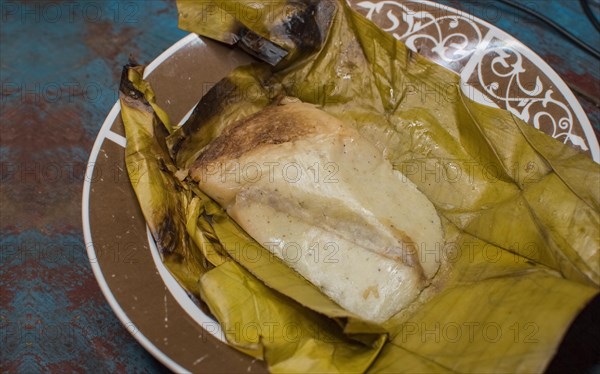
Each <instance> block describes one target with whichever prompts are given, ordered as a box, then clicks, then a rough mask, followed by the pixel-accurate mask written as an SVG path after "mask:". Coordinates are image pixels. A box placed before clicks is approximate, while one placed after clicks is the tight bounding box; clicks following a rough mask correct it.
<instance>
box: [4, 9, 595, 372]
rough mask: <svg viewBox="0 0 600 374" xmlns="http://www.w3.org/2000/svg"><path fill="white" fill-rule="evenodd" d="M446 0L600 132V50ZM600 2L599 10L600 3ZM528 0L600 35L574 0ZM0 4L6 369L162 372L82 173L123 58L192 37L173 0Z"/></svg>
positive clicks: (522, 20)
mask: <svg viewBox="0 0 600 374" xmlns="http://www.w3.org/2000/svg"><path fill="white" fill-rule="evenodd" d="M440 2H441V3H444V4H447V5H451V6H454V7H456V8H461V9H464V10H467V9H468V10H469V11H470V12H472V13H474V14H475V15H476V16H478V17H480V18H483V19H485V20H487V21H489V22H490V23H492V24H495V25H497V26H498V27H500V28H501V29H503V30H505V31H507V32H509V33H510V34H512V35H514V36H515V37H516V38H517V39H519V40H521V41H523V42H524V43H525V44H526V45H528V46H529V47H530V48H532V49H533V50H534V51H535V52H537V53H538V54H539V55H540V56H541V57H542V58H543V59H545V60H546V61H547V62H548V63H549V64H550V65H551V66H552V67H553V68H554V69H555V70H556V71H557V72H558V73H559V75H560V76H562V77H563V79H564V80H565V81H566V82H568V83H569V84H570V85H571V87H572V88H573V89H574V91H576V93H577V96H578V98H579V99H580V101H581V103H582V105H583V107H584V109H585V110H586V111H587V113H588V115H589V117H590V120H591V121H592V124H593V126H594V128H595V130H596V133H598V132H599V130H600V108H599V107H600V104H599V102H600V61H598V60H597V59H594V58H593V57H591V56H589V55H588V54H586V53H585V52H583V51H581V50H580V49H578V48H577V47H575V46H574V45H573V44H572V43H571V42H569V41H568V40H567V39H565V38H563V37H562V36H560V34H558V33H556V32H555V31H553V30H552V29H550V28H549V27H548V26H547V25H545V24H544V23H541V22H539V21H537V20H534V19H532V18H530V17H528V16H526V15H525V14H523V13H519V14H518V16H515V15H516V13H515V10H514V9H511V8H510V7H507V6H505V5H503V4H501V3H500V2H498V1H494V0H476V1H460V2H459V1H447V0H443V1H440ZM592 3H593V7H594V9H595V11H596V14H599V15H600V1H598V0H595V1H592ZM523 4H524V5H526V6H528V7H530V8H533V9H535V10H536V11H538V12H540V13H543V14H545V15H546V16H548V17H549V18H551V19H553V20H554V21H556V22H557V23H559V24H561V25H562V26H563V27H565V28H567V29H569V30H570V31H571V32H572V33H573V34H575V35H576V36H578V37H580V38H581V39H583V40H585V41H586V42H587V43H588V44H590V45H595V46H599V45H600V34H598V33H597V32H596V31H595V29H594V28H593V27H592V25H591V24H590V23H589V22H588V20H587V19H586V18H585V16H584V15H583V12H582V10H581V8H580V6H579V2H578V1H575V0H529V1H526V2H524V3H523ZM0 9H1V16H0V17H1V26H0V66H1V76H0V81H1V84H2V96H1V104H2V106H1V112H0V124H1V126H0V131H1V138H0V139H1V140H0V141H1V144H0V161H1V162H2V175H1V177H2V178H1V184H0V218H1V222H0V244H1V253H0V261H1V268H0V279H1V280H0V292H1V309H0V330H1V334H0V339H1V341H0V347H1V354H0V355H1V356H0V370H1V371H2V372H5V371H8V372H24V373H33V372H40V371H56V372H72V371H73V372H92V373H95V372H124V371H126V372H163V371H166V369H165V368H164V367H163V366H162V365H161V364H160V363H158V362H157V361H156V360H155V359H154V358H153V357H152V356H151V355H150V354H149V353H147V352H146V351H145V350H144V348H142V346H141V345H139V344H138V343H137V342H136V341H135V339H134V338H133V337H132V336H131V335H130V334H129V333H128V331H127V330H126V329H125V328H124V327H123V326H122V325H121V324H120V322H119V321H118V320H117V318H116V317H115V315H114V314H113V312H112V310H111V309H110V307H109V305H108V303H107V302H106V300H105V299H104V297H103V296H102V294H101V292H100V289H99V287H98V285H97V283H96V279H95V278H94V276H93V274H92V271H91V268H90V265H89V262H88V259H87V256H86V252H85V245H84V243H83V235H82V226H81V193H82V178H81V175H82V170H84V169H85V165H86V163H87V160H88V156H89V152H90V150H91V148H92V144H93V142H94V139H95V137H96V135H97V132H98V130H99V129H100V126H101V124H102V121H103V119H104V117H105V116H106V114H107V113H108V111H109V110H110V108H111V107H112V105H113V104H114V102H115V101H116V99H117V94H116V92H117V84H118V80H119V76H120V73H121V66H122V65H123V64H124V63H125V62H126V61H127V59H128V56H129V55H130V54H132V55H134V56H135V57H136V58H137V60H138V61H140V62H143V63H147V62H149V61H151V60H152V59H153V58H154V57H156V56H157V55H158V54H160V53H161V52H162V51H163V50H165V49H166V48H167V47H169V46H170V45H171V44H173V43H174V42H176V41H177V40H179V39H180V38H182V37H183V36H185V35H186V33H185V32H183V31H181V30H179V29H177V10H176V7H175V4H174V2H172V1H168V0H146V1H137V0H131V1H129V0H126V1H120V2H119V1H109V0H89V1H84V0H75V1H25V0H22V1H4V0H2V2H1V7H0ZM9 170H10V171H11V172H10V173H9V172H8V171H9ZM15 170H16V171H17V172H16V173H14V171H15Z"/></svg>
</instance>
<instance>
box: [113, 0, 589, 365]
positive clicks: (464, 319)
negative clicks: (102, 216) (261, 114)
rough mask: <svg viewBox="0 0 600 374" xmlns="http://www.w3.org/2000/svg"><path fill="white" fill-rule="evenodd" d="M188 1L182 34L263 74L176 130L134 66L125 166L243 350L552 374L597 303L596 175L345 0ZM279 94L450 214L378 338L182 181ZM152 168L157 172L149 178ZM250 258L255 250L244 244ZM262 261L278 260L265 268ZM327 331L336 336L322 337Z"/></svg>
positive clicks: (217, 92)
mask: <svg viewBox="0 0 600 374" xmlns="http://www.w3.org/2000/svg"><path fill="white" fill-rule="evenodd" d="M177 5H178V9H179V15H180V18H179V22H180V26H181V27H182V28H184V29H186V30H188V31H192V32H197V33H199V34H201V35H205V36H208V37H211V38H214V39H216V40H219V41H222V42H226V43H229V44H236V45H238V46H239V47H241V48H242V49H243V50H245V51H247V52H249V53H251V54H253V55H254V56H256V57H258V58H259V59H262V60H263V61H265V63H262V64H261V63H258V64H254V65H250V66H245V67H241V68H238V69H236V70H235V71H233V72H232V73H231V74H230V75H229V76H228V77H227V78H225V79H224V80H222V81H221V82H220V83H218V84H217V85H216V86H215V87H214V88H213V89H212V90H211V91H209V92H208V93H207V95H206V96H205V97H204V98H203V99H202V100H201V101H200V103H199V104H198V105H197V107H196V108H195V110H194V112H193V114H192V116H191V117H190V119H189V120H188V121H187V123H186V124H184V125H183V126H181V127H179V128H171V126H170V125H169V124H168V120H167V119H165V118H163V117H164V116H163V114H161V111H160V108H158V109H157V108H156V106H155V104H154V105H151V104H152V103H153V99H152V98H153V93H151V89H150V88H149V86H147V85H144V84H142V83H141V82H142V81H140V80H139V79H137V77H136V76H135V75H134V74H133V73H131V71H132V70H133V71H134V72H136V71H137V72H138V73H139V69H140V68H131V69H128V71H129V73H127V77H126V78H127V79H126V80H127V81H129V83H125V84H130V85H131V84H133V85H137V88H136V90H137V93H136V91H133V90H129V91H126V92H132V93H133V94H130V95H129V96H128V97H125V99H127V100H125V99H122V100H121V102H122V107H124V106H126V105H129V107H128V108H126V110H125V112H124V113H123V119H124V121H125V122H126V131H127V140H128V147H127V162H128V165H129V162H130V161H131V162H132V164H134V165H137V167H136V168H132V169H129V168H128V170H129V174H130V178H131V179H132V184H133V186H134V189H135V190H136V193H137V196H138V199H139V200H140V205H141V206H142V210H143V211H144V215H145V218H146V220H147V222H148V225H149V227H150V229H151V231H152V233H153V235H154V237H155V239H156V241H157V243H158V244H159V248H166V250H162V253H163V256H165V253H176V254H177V256H173V257H164V258H166V259H167V260H165V263H166V264H167V266H168V267H169V268H170V269H171V271H173V272H175V273H179V274H180V276H179V277H178V279H185V280H186V281H185V282H184V281H182V284H183V285H184V287H186V288H187V289H188V290H191V292H193V293H195V294H198V295H200V297H201V298H202V299H203V301H204V302H206V303H207V305H208V306H209V308H210V310H211V311H212V313H213V314H214V315H215V316H216V318H217V319H218V320H219V322H220V323H221V324H222V325H223V327H224V331H229V332H230V333H228V334H226V335H227V339H228V341H229V342H230V344H232V346H234V347H236V348H238V349H240V350H242V351H244V352H246V353H248V354H251V355H253V356H254V357H258V358H263V359H265V360H266V361H267V363H268V364H269V367H270V369H271V370H272V371H276V372H293V371H303V372H308V371H320V372H322V371H340V372H345V371H365V370H368V371H370V372H399V371H401V372H448V371H454V372H532V371H533V372H539V371H542V370H543V369H544V368H545V366H546V365H547V364H548V362H549V360H550V359H551V358H552V356H553V354H554V352H555V351H556V348H557V346H558V344H559V342H560V339H561V337H562V336H563V334H564V332H565V331H566V329H567V327H568V325H569V323H570V322H571V321H572V320H573V318H574V317H575V316H576V314H577V313H578V312H579V311H580V310H581V309H582V308H583V307H584V306H585V304H586V302H587V301H588V300H590V299H591V298H592V297H593V296H594V295H595V294H597V293H598V290H599V284H600V254H599V252H600V211H599V208H600V191H599V190H598V188H597V186H598V185H600V166H598V165H597V164H595V163H594V162H593V161H592V160H590V159H589V158H587V156H585V155H583V154H581V153H578V152H577V151H575V150H574V149H571V148H569V147H567V146H565V145H564V144H562V143H560V142H558V141H556V140H554V139H552V138H550V137H549V136H547V135H545V134H543V133H541V132H539V131H538V130H536V129H534V128H532V127H530V126H528V125H527V124H525V123H523V122H522V121H521V120H519V119H517V118H515V117H514V116H512V115H511V114H510V113H509V112H506V111H502V110H499V109H493V108H489V107H485V106H482V105H480V104H477V103H475V102H473V101H472V100H470V99H469V98H468V97H466V96H465V95H464V94H463V92H462V91H461V90H460V88H459V77H458V76H456V75H455V74H454V73H452V72H450V71H447V70H445V69H444V68H442V67H440V66H438V65H436V64H434V63H432V62H430V61H428V60H426V59H425V58H423V57H421V56H419V55H418V54H414V53H412V52H411V51H410V50H408V49H407V48H406V46H405V45H403V44H402V43H401V42H399V41H396V40H395V39H394V38H393V37H392V36H391V35H388V34H387V33H385V32H384V31H382V30H380V29H379V28H378V27H377V26H375V25H374V24H372V23H371V22H370V21H368V20H366V19H365V18H363V17H362V16H360V15H359V14H357V13H355V12H353V11H352V10H351V9H350V8H349V6H347V5H346V3H345V2H343V1H326V0H321V1H307V2H303V3H301V4H299V2H291V1H289V2H288V1H283V0H281V1H254V2H243V1H226V2H224V1H203V2H197V1H182V0H180V1H178V2H177ZM257 9H258V10H259V12H258V13H257ZM252 12H254V13H252ZM250 15H252V16H250ZM134 88H135V87H134ZM249 90H251V92H252V94H248V92H249ZM132 95H133V96H132ZM125 96H127V95H125ZM145 96H147V97H145ZM283 96H294V97H297V98H299V99H301V100H302V101H305V102H309V103H313V104H316V105H319V106H320V107H321V108H322V109H323V110H325V111H326V112H328V113H329V114H331V115H333V116H335V117H338V118H340V119H341V120H343V121H345V122H347V123H349V124H351V125H353V126H355V127H356V128H357V129H358V130H359V131H360V133H361V134H362V135H363V136H365V137H366V138H367V139H369V140H370V141H371V142H372V143H373V144H375V145H376V146H377V147H379V149H380V150H381V152H382V153H383V154H385V155H386V157H387V158H388V159H389V160H390V161H391V162H392V164H393V165H394V167H395V168H396V169H397V170H398V171H400V172H402V173H403V174H404V175H405V176H406V177H407V178H409V179H410V180H411V181H412V182H413V183H415V184H416V185H417V187H418V188H419V190H420V191H421V192H423V193H424V194H425V195H426V196H427V197H428V198H429V199H430V200H431V201H432V203H433V204H434V206H435V207H436V210H437V212H438V214H439V215H440V217H441V218H442V223H443V229H444V233H445V241H446V245H445V246H444V248H443V250H442V251H441V257H442V258H441V259H440V261H441V262H442V270H440V271H439V272H438V275H437V276H436V278H435V281H434V283H433V284H432V285H431V286H430V287H428V288H427V289H426V290H424V292H423V293H422V294H421V295H420V297H419V299H418V300H416V301H415V302H414V303H413V304H411V305H410V306H409V307H407V308H406V309H404V310H402V311H401V312H399V313H398V314H397V315H396V316H394V317H392V318H391V319H390V320H388V321H387V322H385V323H383V324H382V325H381V326H374V325H372V324H369V323H365V322H364V321H360V320H359V319H358V318H356V317H355V316H352V315H351V314H350V313H348V312H346V311H344V310H343V309H342V308H340V307H339V306H337V305H336V304H335V303H333V302H332V301H331V300H329V299H328V298H327V297H325V296H324V295H323V294H321V293H320V292H319V290H318V289H317V288H316V287H314V286H313V285H311V284H310V283H309V282H307V281H306V280H305V279H303V278H302V277H301V276H299V275H298V274H297V273H295V272H294V271H293V270H292V269H291V268H288V267H287V266H286V265H285V264H283V263H281V262H279V261H275V260H273V258H272V257H269V256H268V254H267V252H264V248H261V247H260V245H258V243H256V242H254V241H253V240H252V238H250V237H249V236H248V235H247V234H246V233H244V232H243V231H242V230H241V229H240V228H239V227H238V226H237V225H236V224H235V222H233V221H232V220H231V219H230V218H229V217H228V216H227V215H226V213H225V212H224V211H223V210H222V209H221V208H220V207H219V206H218V205H217V204H216V203H215V202H214V201H212V200H210V198H208V197H207V196H205V195H204V194H203V193H202V192H201V191H199V190H198V186H195V185H194V183H193V182H191V181H190V180H189V179H185V178H183V176H185V175H187V170H188V169H189V167H190V166H191V165H192V163H193V162H194V161H195V160H196V158H197V157H198V156H199V155H200V154H201V153H202V150H203V149H204V147H206V145H207V144H209V143H210V142H211V140H213V139H214V138H216V137H217V136H218V135H219V134H221V133H222V131H223V130H224V129H225V128H226V127H227V126H230V125H232V124H233V123H235V122H236V121H238V120H240V119H243V118H245V117H247V116H249V115H251V114H253V113H256V112H258V111H259V110H261V109H262V108H264V107H266V106H267V105H269V104H270V103H272V102H274V101H276V100H279V99H280V98H281V97H283ZM128 123H129V124H128ZM130 143H131V145H130ZM139 165H141V166H142V169H141V170H143V171H144V173H136V171H139V170H140V167H139ZM139 175H143V178H141V179H140V178H137V177H139ZM138 179H140V180H142V181H145V182H143V183H140V182H139V180H138ZM399 198H401V197H399ZM165 227H169V230H166V229H164V228H165ZM249 247H251V248H253V250H254V251H255V252H253V254H252V255H244V254H243V253H242V252H240V251H238V250H237V249H236V248H249ZM257 254H260V256H259V258H261V259H263V260H264V261H258V262H256V261H254V260H255V259H256V256H257ZM170 258H176V259H177V261H169V259H170ZM267 258H268V259H269V260H268V261H267ZM186 268H189V269H190V270H189V271H187V272H186V270H182V269H186ZM180 281H181V280H180ZM242 300H243V302H241V301H242ZM289 321H299V322H298V323H299V326H300V325H301V326H303V327H302V329H301V331H303V332H304V331H307V332H308V335H307V339H306V340H302V343H300V344H297V342H294V343H290V342H289V341H286V340H285V339H282V336H281V335H282V334H281V333H280V332H273V331H274V330H272V329H266V331H265V329H262V330H261V333H262V335H261V333H258V334H257V335H255V336H252V337H250V338H248V336H244V334H239V333H237V334H236V333H235V331H236V330H235V326H251V325H252V326H255V325H257V326H264V324H265V322H266V323H267V324H269V323H277V324H279V325H278V326H283V325H285V324H286V323H288V322H289ZM315 328H316V329H317V330H319V329H322V330H324V331H326V332H327V334H326V335H327V336H328V338H327V339H321V337H320V336H316V337H315V336H314V334H313V335H310V332H311V331H315V330H314V329H315ZM383 331H385V332H386V333H387V339H388V341H387V342H386V343H385V344H383V343H384V338H385V336H384V335H383V334H382V332H383ZM278 334H279V335H278ZM330 337H331V338H330ZM288 340H289V339H288ZM324 340H325V341H326V342H325V343H324V342H323V341H324ZM323 352H337V353H336V354H334V355H333V357H332V356H331V354H329V353H327V354H324V353H323ZM330 357H332V358H330ZM371 362H372V364H371Z"/></svg>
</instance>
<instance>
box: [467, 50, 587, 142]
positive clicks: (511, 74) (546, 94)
mask: <svg viewBox="0 0 600 374" xmlns="http://www.w3.org/2000/svg"><path fill="white" fill-rule="evenodd" d="M486 56H487V57H488V58H485V57H486ZM492 56H493V57H492ZM490 58H491V62H489V63H488V61H489V59H490ZM484 61H485V62H484ZM484 66H489V69H486V70H487V71H484V69H483V67H484ZM477 75H478V79H479V83H480V85H481V87H483V88H484V90H485V93H486V94H487V95H488V96H489V97H490V98H492V99H494V100H495V101H497V102H500V103H502V104H503V105H504V108H505V109H507V110H508V111H510V112H511V113H513V114H514V115H515V116H517V117H518V118H520V119H522V120H523V121H525V122H527V123H529V124H531V125H533V126H534V127H535V128H537V129H540V130H543V131H544V132H546V133H549V134H550V135H552V137H554V138H556V139H559V140H561V141H563V142H564V143H565V144H566V143H568V142H570V143H571V144H573V145H574V146H576V147H579V148H581V149H582V150H584V151H587V150H588V149H589V148H588V146H587V144H586V141H585V139H583V138H582V137H580V136H578V135H576V134H574V133H573V121H574V118H573V114H572V113H571V109H570V108H569V107H568V106H567V105H566V104H565V103H564V102H562V101H559V100H557V99H556V98H554V97H553V95H554V94H555V92H554V90H553V89H551V88H548V89H546V88H545V87H544V85H543V83H542V81H541V80H540V77H539V76H538V75H535V79H534V80H533V79H531V77H532V75H531V74H528V76H529V78H523V77H525V76H526V69H525V68H524V60H523V56H522V55H521V54H520V53H519V52H517V51H514V50H512V49H509V48H507V47H505V46H501V47H495V48H490V49H488V50H486V52H485V55H484V56H483V58H482V59H481V60H480V61H479V63H478V64H477ZM525 79H528V80H529V81H527V80H525ZM524 80H525V81H524Z"/></svg>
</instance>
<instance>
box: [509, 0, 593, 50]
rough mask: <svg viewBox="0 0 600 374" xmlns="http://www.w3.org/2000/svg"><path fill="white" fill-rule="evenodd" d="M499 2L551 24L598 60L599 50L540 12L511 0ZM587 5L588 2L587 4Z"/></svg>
mask: <svg viewBox="0 0 600 374" xmlns="http://www.w3.org/2000/svg"><path fill="white" fill-rule="evenodd" d="M498 1H500V2H501V3H504V4H506V5H508V6H511V7H513V8H516V9H519V10H521V11H523V12H525V13H527V14H529V15H531V16H533V17H535V18H537V19H539V20H541V21H543V22H545V23H547V24H548V25H550V26H552V27H553V28H554V29H555V30H556V31H558V32H560V33H561V34H563V35H564V36H565V37H566V38H567V39H569V40H571V41H572V42H573V43H575V44H577V45H578V46H579V47H581V48H582V49H583V50H585V51H586V52H588V53H589V54H591V55H592V56H594V57H596V58H597V59H599V60H600V52H599V51H597V50H596V49H594V48H592V47H590V46H589V45H587V44H586V43H584V42H583V41H581V40H579V39H578V38H577V37H575V36H573V34H571V33H570V32H568V31H567V30H565V29H564V28H563V27H561V26H560V25H559V24H557V23H556V22H554V21H552V20H551V19H549V18H547V17H545V16H544V15H542V14H539V13H536V12H534V11H533V10H531V9H529V8H527V7H525V6H523V5H521V4H518V3H515V2H513V1H512V0H498ZM588 5H589V4H588Z"/></svg>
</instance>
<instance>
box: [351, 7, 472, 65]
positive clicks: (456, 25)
mask: <svg viewBox="0 0 600 374" xmlns="http://www.w3.org/2000/svg"><path fill="white" fill-rule="evenodd" d="M356 6H358V7H360V8H363V9H366V10H367V14H366V17H367V18H368V19H370V20H373V16H374V15H375V14H385V16H386V18H387V21H386V22H385V23H386V24H385V25H384V24H382V23H383V22H382V21H379V22H378V23H379V25H380V27H382V28H383V29H384V30H385V31H387V32H389V33H391V34H392V35H393V36H394V37H395V38H396V39H399V40H402V41H404V42H405V43H406V45H407V47H409V48H410V49H412V50H413V51H418V48H417V45H423V44H424V43H432V44H433V48H431V52H433V53H434V54H436V55H437V56H439V58H440V59H441V60H442V61H444V62H446V63H453V62H457V61H461V60H464V59H466V58H467V57H469V56H471V55H472V54H473V52H475V50H476V49H477V45H478V44H479V42H480V41H481V38H482V36H481V31H480V29H479V26H478V25H477V23H476V22H474V21H473V20H472V19H469V18H467V17H465V16H462V15H460V14H456V13H454V14H449V12H448V11H445V12H441V8H440V9H438V10H440V13H445V14H443V15H442V14H434V13H431V12H429V11H426V10H413V9H410V8H408V7H407V6H406V5H404V4H401V3H399V2H397V1H378V2H371V1H361V2H359V3H357V4H356ZM436 13H437V12H436ZM459 30H460V31H459Z"/></svg>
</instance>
